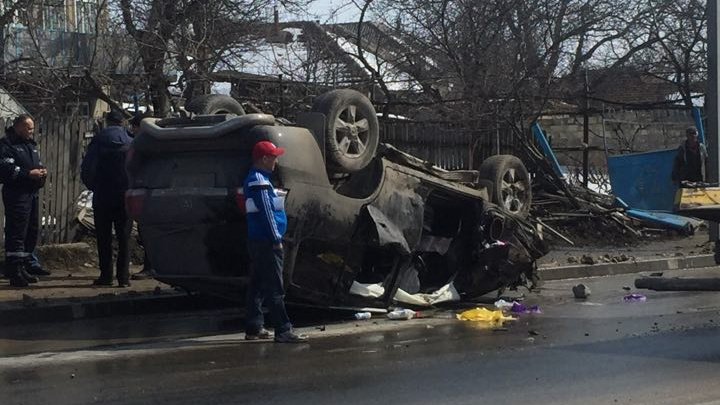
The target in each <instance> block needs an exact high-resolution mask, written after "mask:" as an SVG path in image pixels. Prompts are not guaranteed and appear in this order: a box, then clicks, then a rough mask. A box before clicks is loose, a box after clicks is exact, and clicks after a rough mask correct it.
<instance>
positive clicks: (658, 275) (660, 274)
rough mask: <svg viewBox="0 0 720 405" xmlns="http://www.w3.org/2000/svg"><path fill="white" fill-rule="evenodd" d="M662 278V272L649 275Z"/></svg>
mask: <svg viewBox="0 0 720 405" xmlns="http://www.w3.org/2000/svg"><path fill="white" fill-rule="evenodd" d="M662 276H663V272H662V271H658V272H657V273H650V277H662Z"/></svg>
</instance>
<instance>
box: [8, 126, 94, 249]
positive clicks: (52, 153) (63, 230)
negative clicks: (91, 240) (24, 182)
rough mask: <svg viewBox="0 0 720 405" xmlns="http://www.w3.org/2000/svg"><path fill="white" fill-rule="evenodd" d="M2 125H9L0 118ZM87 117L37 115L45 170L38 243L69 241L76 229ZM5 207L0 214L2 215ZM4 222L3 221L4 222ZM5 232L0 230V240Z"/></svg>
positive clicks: (38, 138)
mask: <svg viewBox="0 0 720 405" xmlns="http://www.w3.org/2000/svg"><path fill="white" fill-rule="evenodd" d="M0 123H3V124H6V125H3V128H5V127H7V126H9V125H11V122H9V121H8V122H7V123H6V122H4V121H3V120H2V119H0ZM92 129H93V121H92V120H89V119H58V118H51V117H47V118H44V117H43V118H38V119H37V120H36V122H35V140H36V141H37V143H38V148H39V150H40V157H41V160H42V162H43V165H45V167H46V168H47V170H48V177H47V179H46V182H45V187H43V188H42V189H40V237H39V240H38V243H40V244H53V243H69V242H72V241H74V239H75V236H76V232H77V230H78V228H77V227H78V223H77V221H76V215H77V201H78V196H79V195H80V193H81V192H82V191H83V190H84V189H85V187H84V186H83V185H82V183H81V181H80V162H81V161H82V157H83V154H84V151H85V147H86V146H87V137H86V133H88V132H90V131H92ZM4 214H5V212H4V207H2V208H1V209H0V217H1V218H3V219H2V220H3V222H4V218H5V215H4ZM3 225H4V223H3ZM3 239H4V235H2V234H1V233H0V241H2V240H3Z"/></svg>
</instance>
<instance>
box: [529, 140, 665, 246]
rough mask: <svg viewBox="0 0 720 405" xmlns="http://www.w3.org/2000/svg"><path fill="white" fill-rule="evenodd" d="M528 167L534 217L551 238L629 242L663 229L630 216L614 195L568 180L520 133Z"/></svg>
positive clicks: (577, 242)
mask: <svg viewBox="0 0 720 405" xmlns="http://www.w3.org/2000/svg"><path fill="white" fill-rule="evenodd" d="M518 141H520V143H521V144H522V148H521V150H520V151H519V152H518V153H521V154H522V158H523V162H525V164H526V166H527V168H528V170H529V171H530V172H532V173H534V178H533V201H532V208H531V212H530V214H531V218H530V219H531V220H532V221H533V222H536V223H537V224H539V225H542V226H543V228H544V229H545V231H546V232H545V234H546V235H548V236H550V239H551V240H554V241H559V242H561V243H563V242H564V243H567V244H570V245H589V244H597V242H598V241H602V242H603V243H606V244H609V245H618V246H627V245H631V244H635V243H637V242H638V241H639V240H640V239H641V238H643V237H645V236H647V235H649V234H657V233H658V231H660V232H664V231H665V229H659V228H653V227H652V225H651V224H648V223H645V222H640V221H638V220H636V219H634V218H631V217H630V216H628V215H627V214H626V212H625V209H624V208H623V207H621V206H619V205H618V204H617V201H616V199H615V197H614V196H612V195H605V194H600V193H597V192H595V191H592V190H590V189H587V188H584V187H580V186H575V185H571V184H568V183H567V182H566V181H565V179H564V178H562V177H560V176H559V175H558V174H557V173H556V172H555V170H554V169H553V167H552V165H551V164H550V162H549V161H548V159H547V158H546V157H545V156H544V155H543V153H542V152H541V151H540V150H539V149H538V148H537V147H536V146H535V145H534V144H533V143H531V142H529V141H528V140H527V139H525V138H523V137H518Z"/></svg>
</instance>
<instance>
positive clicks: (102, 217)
mask: <svg viewBox="0 0 720 405" xmlns="http://www.w3.org/2000/svg"><path fill="white" fill-rule="evenodd" d="M93 213H94V216H95V238H96V239H97V250H98V260H99V261H100V278H101V279H103V280H106V281H107V280H112V278H113V271H112V256H113V247H112V241H113V240H112V231H113V229H115V236H116V237H117V241H118V253H117V261H116V263H115V266H116V271H117V279H118V281H119V282H127V281H128V278H129V276H130V274H129V273H130V270H129V266H130V231H131V229H132V221H131V220H130V218H128V215H127V212H125V193H124V192H106V193H99V192H95V193H93Z"/></svg>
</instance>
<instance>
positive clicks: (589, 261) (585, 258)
mask: <svg viewBox="0 0 720 405" xmlns="http://www.w3.org/2000/svg"><path fill="white" fill-rule="evenodd" d="M580 263H582V264H595V259H594V258H593V257H592V256H588V255H583V257H582V258H581V259H580Z"/></svg>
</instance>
